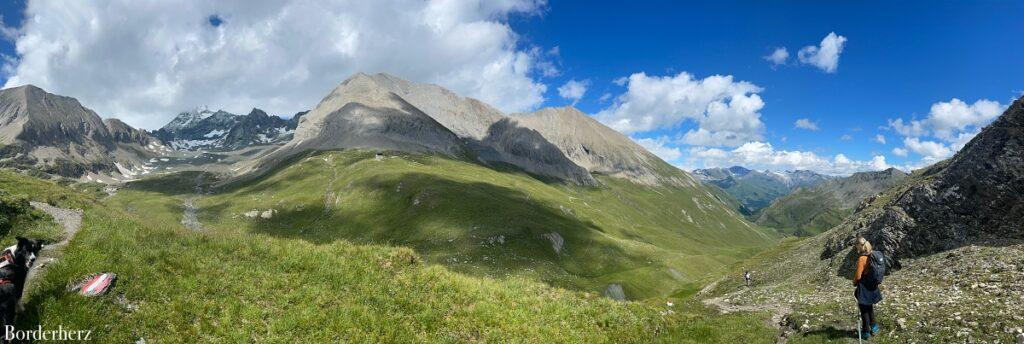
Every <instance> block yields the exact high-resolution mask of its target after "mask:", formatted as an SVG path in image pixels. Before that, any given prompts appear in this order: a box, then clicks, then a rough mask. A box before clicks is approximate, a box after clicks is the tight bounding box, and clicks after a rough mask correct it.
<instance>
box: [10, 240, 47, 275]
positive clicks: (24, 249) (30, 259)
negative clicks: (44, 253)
mask: <svg viewBox="0 0 1024 344" xmlns="http://www.w3.org/2000/svg"><path fill="white" fill-rule="evenodd" d="M17 239H18V245H17V247H18V248H17V249H16V250H15V251H14V262H15V264H17V265H20V266H24V267H26V268H28V267H32V263H35V261H36V256H37V255H38V254H39V250H42V249H43V245H45V244H46V243H45V242H44V241H43V240H33V239H27V238H23V237H18V238H17Z"/></svg>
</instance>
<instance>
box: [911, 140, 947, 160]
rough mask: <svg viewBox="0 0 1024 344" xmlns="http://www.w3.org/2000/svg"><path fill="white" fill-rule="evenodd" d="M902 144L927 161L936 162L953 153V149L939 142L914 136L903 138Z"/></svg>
mask: <svg viewBox="0 0 1024 344" xmlns="http://www.w3.org/2000/svg"><path fill="white" fill-rule="evenodd" d="M903 145H904V146H906V147H907V149H909V150H910V151H912V152H914V153H917V154H918V155H921V156H922V157H923V160H925V161H928V162H936V161H939V160H942V159H945V158H948V157H950V156H952V155H953V152H954V151H953V150H952V149H950V148H949V147H948V146H946V145H945V144H943V143H941V142H935V141H925V140H921V139H919V138H916V137H908V138H905V139H903Z"/></svg>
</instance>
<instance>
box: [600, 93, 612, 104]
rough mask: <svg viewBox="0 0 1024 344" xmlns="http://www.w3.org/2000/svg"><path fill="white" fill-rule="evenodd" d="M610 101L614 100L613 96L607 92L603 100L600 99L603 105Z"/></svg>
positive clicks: (602, 96)
mask: <svg viewBox="0 0 1024 344" xmlns="http://www.w3.org/2000/svg"><path fill="white" fill-rule="evenodd" d="M609 100H612V94H611V93H607V92H606V93H605V94H602V95H601V98H599V99H598V101H600V102H602V103H604V102H607V101H609Z"/></svg>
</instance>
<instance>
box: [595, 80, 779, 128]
mask: <svg viewBox="0 0 1024 344" xmlns="http://www.w3.org/2000/svg"><path fill="white" fill-rule="evenodd" d="M625 85H626V86H627V90H626V92H625V93H624V94H622V95H620V96H619V97H617V99H616V101H615V103H614V104H612V105H611V106H610V107H608V108H606V109H604V110H601V111H600V112H598V113H597V114H596V115H595V116H596V117H597V119H598V120H600V121H601V122H603V123H605V124H606V125H608V126H610V127H612V128H614V129H616V130H619V131H621V132H624V133H635V132H646V131H652V130H658V129H674V128H677V127H678V126H679V125H680V124H682V123H683V122H685V121H695V122H697V124H698V128H697V129H694V130H690V131H689V132H687V133H686V134H685V136H684V138H683V141H685V142H686V143H687V144H692V145H702V146H736V145H739V144H742V143H744V142H748V141H754V140H760V139H761V137H762V136H761V135H762V132H763V131H764V123H763V122H761V114H760V113H759V111H760V110H761V108H763V107H764V101H763V100H762V99H761V97H760V96H759V95H757V92H760V91H761V88H760V87H758V86H757V85H754V84H752V83H749V82H746V81H733V77H732V76H722V75H713V76H709V77H707V78H704V79H695V78H694V77H693V76H692V75H690V74H689V73H686V72H681V73H679V74H677V75H675V76H663V77H659V76H648V75H647V74H644V73H636V74H633V75H631V76H630V77H629V79H628V81H627V82H626V84H625Z"/></svg>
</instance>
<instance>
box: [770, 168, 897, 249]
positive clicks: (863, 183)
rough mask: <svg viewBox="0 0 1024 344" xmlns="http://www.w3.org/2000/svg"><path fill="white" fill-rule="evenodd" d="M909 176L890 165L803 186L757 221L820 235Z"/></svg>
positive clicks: (779, 199)
mask: <svg viewBox="0 0 1024 344" xmlns="http://www.w3.org/2000/svg"><path fill="white" fill-rule="evenodd" d="M906 177H907V173H906V172H903V171H900V170H898V169H895V168H890V169H887V170H885V171H877V172H857V173H854V174H853V175H851V176H849V177H844V178H836V179H829V180H826V181H823V182H821V183H817V184H816V185H813V186H807V187H800V188H797V189H796V190H794V191H793V192H791V193H789V194H788V195H785V196H783V197H780V198H778V199H776V200H774V201H772V203H771V205H769V206H768V207H767V208H764V209H761V211H760V212H759V213H758V216H757V220H756V221H755V222H756V223H757V224H759V225H762V226H766V227H771V228H776V229H779V230H781V231H783V232H784V233H787V234H794V235H797V236H810V235H814V234H818V233H821V232H824V231H826V230H828V229H830V228H832V227H833V226H835V225H838V224H839V223H840V222H842V221H843V219H844V218H846V217H847V216H849V215H850V214H852V213H853V211H854V208H855V207H857V205H858V204H860V203H861V201H863V200H865V199H867V198H869V197H874V196H875V195H877V194H879V193H880V192H882V191H885V190H888V189H889V188H891V187H893V186H895V185H898V184H899V183H900V182H902V181H903V179H904V178H906Z"/></svg>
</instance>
